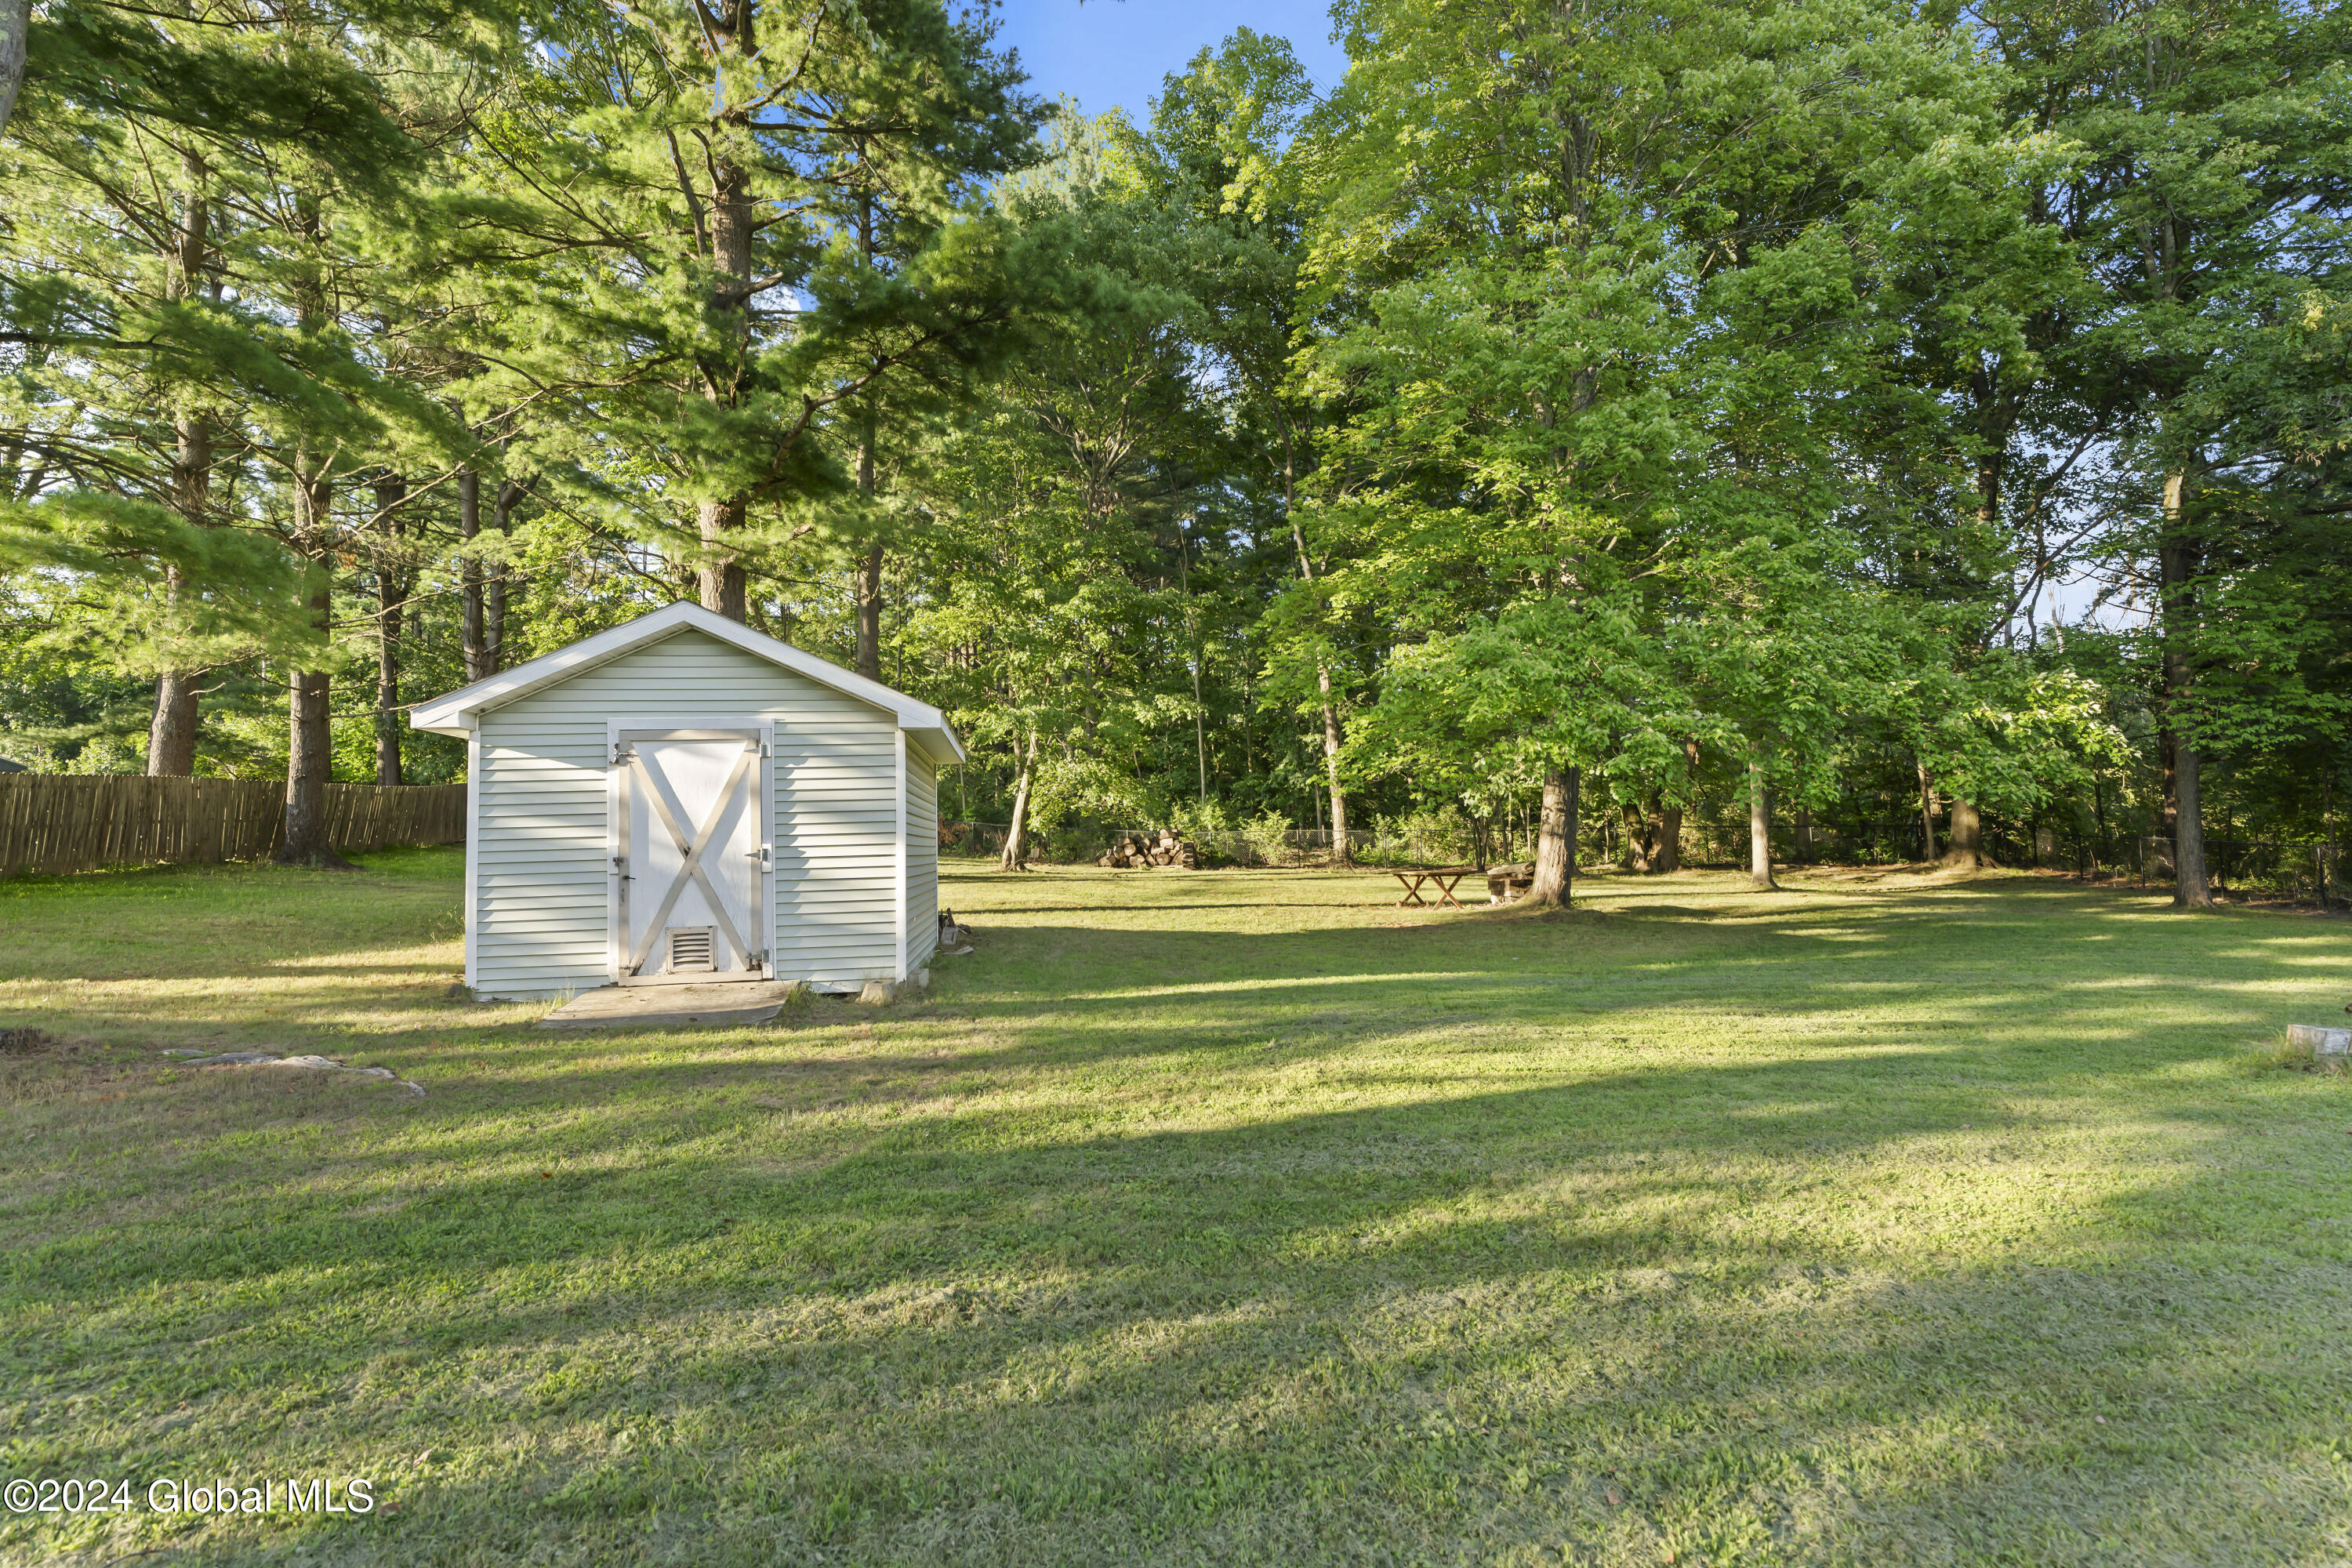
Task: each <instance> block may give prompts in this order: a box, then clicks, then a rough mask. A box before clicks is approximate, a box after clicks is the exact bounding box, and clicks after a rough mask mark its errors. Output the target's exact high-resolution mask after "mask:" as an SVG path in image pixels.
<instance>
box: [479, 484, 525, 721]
mask: <svg viewBox="0 0 2352 1568" xmlns="http://www.w3.org/2000/svg"><path fill="white" fill-rule="evenodd" d="M529 494H530V486H529V485H527V484H521V483H519V482H517V481H516V480H513V479H500V480H499V488H498V492H497V494H495V495H493V496H492V497H491V498H490V526H491V527H492V528H493V529H496V530H497V531H498V535H499V562H498V565H497V567H496V568H495V569H494V570H493V571H492V572H491V573H490V574H489V576H488V581H487V582H485V583H484V584H483V585H482V646H483V656H484V658H487V659H488V662H489V667H490V668H489V673H490V674H492V675H496V674H498V673H499V671H500V670H503V669H504V668H506V667H507V666H508V665H509V664H511V663H513V662H514V661H513V660H511V659H509V658H507V649H509V648H510V647H513V646H514V637H513V632H514V626H513V617H514V613H515V611H516V610H517V609H518V608H520V604H521V598H522V595H521V592H520V589H521V584H520V580H519V579H518V578H516V576H515V575H514V574H513V572H512V571H511V570H510V569H509V566H508V564H507V563H508V562H509V560H510V559H511V558H512V555H513V546H514V510H515V508H516V507H518V506H520V504H521V503H522V498H523V497H525V496H527V495H529Z"/></svg>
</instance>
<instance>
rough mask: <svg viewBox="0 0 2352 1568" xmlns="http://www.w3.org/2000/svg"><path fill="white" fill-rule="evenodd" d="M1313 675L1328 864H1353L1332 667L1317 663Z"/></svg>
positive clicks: (1354, 848) (1353, 857)
mask: <svg viewBox="0 0 2352 1568" xmlns="http://www.w3.org/2000/svg"><path fill="white" fill-rule="evenodd" d="M1315 678H1316V679H1318V680H1319V681H1320V682H1322V685H1323V772H1324V774H1325V776H1326V777H1327V778H1328V779H1329V781H1330V784H1331V864H1333V865H1334V866H1352V865H1354V864H1355V863H1356V847H1355V846H1354V845H1353V844H1351V843H1349V840H1348V792H1347V791H1346V790H1344V789H1342V788H1340V787H1339V705H1338V704H1336V703H1334V702H1333V701H1332V700H1331V669H1330V667H1329V666H1328V665H1326V664H1321V663H1318V664H1317V665H1316V667H1315Z"/></svg>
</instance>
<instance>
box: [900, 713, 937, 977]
mask: <svg viewBox="0 0 2352 1568" xmlns="http://www.w3.org/2000/svg"><path fill="white" fill-rule="evenodd" d="M939 945H940V775H939V770H938V769H937V768H935V767H934V766H932V764H931V760H930V759H929V757H926V756H925V755H923V753H922V751H921V749H920V748H919V747H915V746H908V748H907V969H908V973H913V972H914V971H915V970H918V969H920V968H921V967H923V965H925V964H927V963H929V962H930V961H931V953H932V952H934V951H935V950H936V949H937V948H938V947H939Z"/></svg>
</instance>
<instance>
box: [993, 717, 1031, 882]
mask: <svg viewBox="0 0 2352 1568" xmlns="http://www.w3.org/2000/svg"><path fill="white" fill-rule="evenodd" d="M1036 772H1037V731H1034V730H1031V731H1029V755H1028V756H1027V758H1026V759H1024V761H1023V763H1021V776H1020V778H1019V780H1018V781H1016V782H1015V783H1014V784H1013V820H1012V821H1011V822H1010V823H1009V824H1007V825H1006V826H1005V829H1004V852H1003V854H1001V855H999V856H998V857H997V858H996V868H997V869H998V870H1000V871H1025V870H1027V869H1028V868H1029V867H1028V864H1027V861H1028V858H1029V847H1028V846H1027V845H1026V844H1025V843H1024V842H1023V840H1024V839H1025V838H1026V837H1028V833H1029V784H1030V781H1031V779H1033V778H1034V776H1035V775H1036Z"/></svg>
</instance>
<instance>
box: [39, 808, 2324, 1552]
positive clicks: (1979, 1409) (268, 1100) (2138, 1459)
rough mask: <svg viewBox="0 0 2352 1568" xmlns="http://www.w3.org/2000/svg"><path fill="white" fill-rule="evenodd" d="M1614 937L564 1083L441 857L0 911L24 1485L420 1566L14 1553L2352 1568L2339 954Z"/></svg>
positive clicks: (1672, 901) (1061, 976) (2141, 906)
mask: <svg viewBox="0 0 2352 1568" xmlns="http://www.w3.org/2000/svg"><path fill="white" fill-rule="evenodd" d="M1579 888H1580V904H1581V906H1582V907H1581V908H1580V911H1579V912H1578V913H1576V914H1574V915H1571V916H1569V917H1566V918H1553V919H1549V920H1546V919H1538V918H1531V917H1530V916H1528V915H1527V914H1525V913H1518V914H1510V913H1505V914H1488V913H1485V912H1482V911H1479V910H1472V911H1471V912H1469V913H1467V914H1459V913H1454V912H1453V911H1446V912H1445V913H1444V914H1434V913H1430V912H1426V911H1422V910H1410V911H1407V910H1396V909H1394V908H1392V907H1391V899H1392V898H1393V896H1394V889H1393V885H1392V884H1391V883H1389V882H1388V881H1387V879H1384V878H1378V879H1376V878H1373V877H1370V876H1346V877H1335V876H1325V875H1316V874H1301V873H1267V872H1229V873H1197V874H1187V873H1183V872H1105V871H1093V870H1078V871H1042V872H1037V873H1034V874H1031V875H1029V876H1025V877H1021V878H1010V877H999V876H995V875H985V876H982V875H963V876H953V875H951V879H950V885H949V886H948V888H947V889H945V901H946V902H948V903H949V904H950V905H952V906H953V907H954V908H955V909H957V910H959V911H961V912H962V913H964V914H965V916H966V917H967V918H968V919H969V920H971V921H972V922H973V923H974V924H975V925H976V926H977V927H978V928H979V930H980V932H981V935H980V938H979V951H978V952H975V953H974V954H972V955H971V956H970V957H966V958H961V959H947V960H942V961H941V963H940V967H939V969H938V970H937V971H936V973H937V976H938V984H937V985H936V987H935V989H934V991H933V993H932V994H931V996H930V997H929V999H927V1000H924V1001H921V1002H919V1003H914V1004H911V1005H899V1006H897V1007H893V1008H890V1009H887V1010H885V1011H878V1012H876V1011H866V1010H860V1009H857V1008H855V1007H853V1006H850V1005H845V1004H839V1003H829V1002H828V1003H819V1004H816V1005H813V1006H809V1007H806V1008H803V1009H799V1010H796V1011H791V1012H788V1013H787V1014H786V1015H785V1017H784V1020H783V1021H782V1024H781V1025H780V1026H777V1027H773V1028H770V1029H762V1030H750V1031H740V1032H733V1033H679V1034H670V1035H650V1034H649V1035H645V1036H633V1037H577V1036H563V1037H558V1036H555V1035H551V1034H548V1033H543V1032H541V1031H538V1030H535V1029H533V1028H531V1027H530V1022H531V1021H532V1019H533V1018H535V1017H536V1016H537V1015H538V1014H539V1013H541V1012H542V1011H544V1009H543V1008H538V1007H526V1006H503V1007H477V1006H473V1005H468V1004H466V1003H462V1002H454V1001H449V1000H446V999H445V998H444V993H445V991H446V987H447V986H448V985H449V983H450V982H451V980H453V979H454V978H455V976H456V970H457V962H458V959H457V954H458V943H457V889H458V861H457V857H456V856H455V855H454V854H452V853H448V852H441V851H425V852H409V853H404V854H396V855H383V856H378V857H373V858H371V862H370V865H369V868H367V869H366V870H364V871H362V872H361V873H359V874H357V875H354V876H349V877H341V878H337V877H333V876H330V875H326V874H320V873H305V872H288V871H279V870H273V869H242V868H239V869H184V870H176V871H155V872H143V873H136V874H126V875H120V876H100V877H90V878H83V879H71V880H66V881H43V882H29V883H27V882H16V883H6V884H0V937H5V947H0V952H5V958H0V1025H5V1024H33V1025H37V1026H42V1027H45V1028H47V1029H49V1030H51V1031H54V1032H55V1033H57V1034H58V1036H59V1037H60V1038H61V1044H60V1045H59V1046H58V1047H53V1048H51V1049H49V1050H47V1051H46V1052H44V1053H42V1054H39V1055H36V1056H32V1057H7V1058H0V1118H5V1120H0V1241H5V1248H6V1258H5V1284H0V1358H5V1359H0V1367H4V1368H5V1382H0V1440H5V1449H0V1472H5V1475H6V1476H8V1477H19V1476H42V1475H46V1476H54V1477H64V1476H68V1475H73V1476H106V1477H129V1478H132V1479H135V1480H136V1481H137V1482H138V1483H139V1485H140V1486H142V1487H143V1486H144V1484H145V1483H146V1482H147V1481H148V1480H150V1479H153V1478H156V1477H180V1476H184V1477H187V1478H189V1479H192V1480H194V1479H209V1478H213V1477H215V1476H222V1477H234V1478H237V1479H240V1480H241V1481H243V1480H251V1481H254V1482H258V1481H259V1480H260V1479H262V1478H264V1477H265V1476H267V1477H269V1478H284V1477H288V1476H299V1477H304V1478H309V1477H319V1476H331V1477H346V1476H358V1477H364V1478H367V1479H370V1480H371V1481H372V1482H373V1491H374V1493H375V1495H376V1496H377V1497H378V1498H379V1499H381V1500H383V1505H382V1507H381V1508H380V1510H379V1511H378V1512H376V1513H375V1514H373V1515H371V1516H368V1517H365V1518H340V1519H333V1520H327V1519H321V1518H318V1517H314V1516H308V1515H286V1514H278V1515H272V1516H267V1517H264V1518H262V1519H259V1520H250V1519H244V1518H238V1517H218V1518H213V1519H209V1520H207V1519H200V1518H193V1517H178V1518H168V1517H163V1516H160V1515H156V1514H152V1513H149V1512H145V1511H143V1510H142V1511H134V1512H132V1513H130V1514H124V1515H113V1516H107V1517H104V1518H80V1519H61V1518H58V1517H54V1516H52V1517H47V1518H43V1517H40V1516H31V1517H26V1518H10V1519H7V1520H5V1521H0V1554H5V1559H6V1560H7V1561H11V1562H52V1561H61V1560H62V1561H87V1562H89V1563H100V1562H110V1561H118V1560H121V1559H122V1558H123V1557H125V1556H126V1555H127V1554H130V1553H134V1552H150V1553H151V1554H149V1555H145V1556H141V1557H139V1558H137V1562H138V1563H140V1564H141V1565H142V1568H146V1565H150V1564H159V1563H221V1564H228V1563H236V1564H248V1563H396V1564H403V1565H408V1564H454V1563H483V1564H493V1563H495V1564H506V1563H565V1564H570V1563H677V1564H684V1565H693V1568H716V1565H719V1564H730V1563H761V1564H765V1563H923V1564H934V1563H1003V1564H1007V1565H1015V1564H1019V1565H1027V1564H1043V1563H1117V1562H1152V1563H1213V1564H1216V1565H1217V1568H1234V1565H1238V1564H1244V1563H1268V1564H1291V1563H1367V1564H1370V1563H1396V1564H1402V1563H1423V1562H1427V1563H1560V1562H1563V1561H1565V1562H1572V1563H1667V1562H1671V1563H1676V1564H1689V1563H1713V1564H1723V1563H1857V1564H1884V1563H2005V1564H2021V1565H2025V1564H2033V1565H2038V1564H2046V1563H2119V1564H2120V1563H2130V1564H2143V1563H2231V1564H2236V1563H2310V1564H2320V1563H2344V1562H2345V1561H2347V1558H2352V1269H2348V1268H2347V1263H2352V1136H2347V1135H2348V1134H2352V1080H2347V1079H2343V1078H2335V1077H2325V1076H2319V1075H2315V1074H2311V1073H2307V1072H2300V1071H2294V1070H2287V1069H2286V1068H2283V1067H2282V1066H2281V1065H2280V1064H2279V1061H2278V1053H2277V1050H2276V1046H2277V1042H2278V1040H2279V1038H2280V1036H2281V1033H2282V1028H2283V1026H2284V1025H2285V1024H2287V1023H2289V1022H2294V1021H2298V1020H2302V1021H2310V1022H2326V1021H2328V1020H2330V1019H2338V1020H2340V1019H2341V1018H2342V1009H2343V1006H2344V1004H2345V1002H2346V1001H2347V999H2352V941H2347V936H2352V931H2347V926H2346V925H2345V924H2344V923H2343V922H2341V921H2326V920H2321V919H2318V918H2315V917H2307V916H2295V915H2289V914H2280V913H2268V912H2261V911H2232V912H2227V913H2221V914H2216V915H2210V916H2204V917H2183V916H2178V915H2174V914H2171V913H2169V912H2168V911H2167V910H2164V909H2163V908H2162V907H2161V905H2160V903H2159V902H2158V900H2153V899H2150V898H2147V897H2138V896H2134V895H2132V894H2129V893H2127V892H2114V891H2102V890H2092V889H2082V888H2078V887H2075V886H2073V885H2071V884H2065V883H2060V882H2054V881H2048V880H2042V879H2032V878H2001V877H1991V878H1987V879H1979V880H1976V881H1968V882H1948V881H1941V880H1936V879H1926V880H1922V879H1911V878H1906V877H1904V876H1901V875H1895V876H1890V877H1886V878H1885V879H1877V880H1871V879H1861V878H1829V877H1823V878H1821V879H1815V880H1810V881H1805V882H1802V883H1800V884H1799V885H1797V886H1795V887H1793V888H1792V889H1790V890H1789V891H1787V892H1785V893H1782V894H1780V895H1764V896H1759V895H1754V894H1750V893H1748V892H1746V891H1744V890H1742V889H1741V888H1740V887H1739V885H1738V883H1737V882H1736V881H1734V880H1733V879H1729V878H1727V877H1723V876H1717V875H1696V874H1694V875H1685V876H1681V877H1676V878H1671V879H1633V878H1601V879H1589V880H1586V881H1583V882H1580V885H1579ZM215 1044H217V1045H220V1046H222V1047H240V1046H266V1047H273V1048H278V1049H281V1050H285V1051H289V1052H296V1051H319V1052H323V1053H325V1054H328V1055H332V1056H340V1057H344V1058H348V1059H350V1060H352V1061H353V1062H359V1063H364V1062H381V1063H382V1064H383V1065H385V1066H388V1067H391V1068H394V1069H395V1070H397V1071H398V1072H399V1073H400V1074H401V1076H403V1077H405V1078H413V1079H416V1080H417V1081H418V1082H420V1083H422V1084H423V1085H424V1086H425V1089H427V1090H428V1093H427V1095H426V1096H425V1098H423V1099H418V1098H416V1097H415V1096H412V1095H409V1094H407V1093H405V1092H404V1091H402V1090H400V1089H397V1088H395V1087H393V1086H389V1085H385V1084H383V1083H380V1082H375V1081H373V1080H364V1079H331V1080H323V1081H322V1080H320V1079H312V1078H308V1077H305V1076H303V1075H300V1074H296V1073H289V1072H287V1071H284V1070H283V1069H270V1068H258V1069H255V1068H212V1069H205V1068H194V1069H192V1068H173V1067H171V1066H168V1065H166V1064H165V1061H164V1059H163V1058H162V1056H161V1055H160V1053H161V1051H162V1050H163V1049H164V1048H166V1047H181V1046H190V1045H202V1046H210V1045H215ZM280 1495H281V1496H282V1489H281V1494H280Z"/></svg>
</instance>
